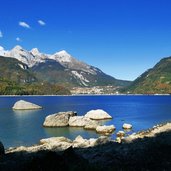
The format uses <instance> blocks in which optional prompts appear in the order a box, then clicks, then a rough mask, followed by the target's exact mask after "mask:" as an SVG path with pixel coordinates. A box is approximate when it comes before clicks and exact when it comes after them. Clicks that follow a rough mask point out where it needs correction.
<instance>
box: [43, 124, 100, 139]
mask: <svg viewBox="0 0 171 171" xmlns="http://www.w3.org/2000/svg"><path fill="white" fill-rule="evenodd" d="M44 131H45V133H46V135H47V137H52V136H53V137H58V136H64V137H68V138H70V139H75V137H77V136H78V135H81V136H82V137H83V138H92V137H94V138H97V137H99V136H100V134H96V131H92V130H84V129H83V128H81V127H60V128H44Z"/></svg>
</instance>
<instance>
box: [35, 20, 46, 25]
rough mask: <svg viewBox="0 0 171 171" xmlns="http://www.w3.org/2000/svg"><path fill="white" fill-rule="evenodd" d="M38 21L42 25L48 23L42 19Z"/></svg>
mask: <svg viewBox="0 0 171 171" xmlns="http://www.w3.org/2000/svg"><path fill="white" fill-rule="evenodd" d="M37 22H38V23H39V24H40V25H41V26H44V25H46V23H45V22H44V21H42V20H38V21H37Z"/></svg>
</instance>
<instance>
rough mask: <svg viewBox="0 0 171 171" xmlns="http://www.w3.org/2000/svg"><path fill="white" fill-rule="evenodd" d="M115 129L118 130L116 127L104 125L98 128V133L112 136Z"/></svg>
mask: <svg viewBox="0 0 171 171" xmlns="http://www.w3.org/2000/svg"><path fill="white" fill-rule="evenodd" d="M115 129H116V128H115V126H114V125H109V126H106V125H103V126H97V128H96V132H97V133H100V134H111V133H112V132H113V131H114V130H115Z"/></svg>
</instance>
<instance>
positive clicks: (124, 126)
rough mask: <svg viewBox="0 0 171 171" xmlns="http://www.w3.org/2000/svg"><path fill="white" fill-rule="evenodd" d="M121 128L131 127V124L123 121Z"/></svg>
mask: <svg viewBox="0 0 171 171" xmlns="http://www.w3.org/2000/svg"><path fill="white" fill-rule="evenodd" d="M122 128H123V129H132V125H131V124H128V123H124V124H123V126H122Z"/></svg>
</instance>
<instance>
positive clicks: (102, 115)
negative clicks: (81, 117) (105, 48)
mask: <svg viewBox="0 0 171 171" xmlns="http://www.w3.org/2000/svg"><path fill="white" fill-rule="evenodd" d="M85 117H87V118H90V119H94V120H103V119H112V116H110V115H109V114H108V113H107V112H105V111H104V110H101V109H97V110H90V111H89V112H87V113H86V114H85Z"/></svg>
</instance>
